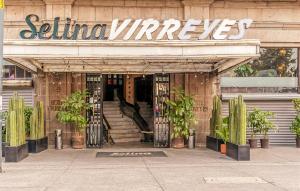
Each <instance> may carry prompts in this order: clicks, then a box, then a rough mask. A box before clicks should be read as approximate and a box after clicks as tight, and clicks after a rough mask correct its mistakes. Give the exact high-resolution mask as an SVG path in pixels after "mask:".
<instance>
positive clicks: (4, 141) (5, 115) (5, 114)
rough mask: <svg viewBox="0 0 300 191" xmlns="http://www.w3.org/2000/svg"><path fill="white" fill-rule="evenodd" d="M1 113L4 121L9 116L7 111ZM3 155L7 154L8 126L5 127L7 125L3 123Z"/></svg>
mask: <svg viewBox="0 0 300 191" xmlns="http://www.w3.org/2000/svg"><path fill="white" fill-rule="evenodd" d="M0 115H2V119H3V120H4V121H6V118H7V112H6V111H4V112H2V113H1V114H0ZM1 136H2V157H4V156H5V146H6V128H5V125H4V126H3V125H2V135H1Z"/></svg>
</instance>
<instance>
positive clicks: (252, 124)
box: [248, 108, 267, 139]
mask: <svg viewBox="0 0 300 191" xmlns="http://www.w3.org/2000/svg"><path fill="white" fill-rule="evenodd" d="M266 120H267V118H266V114H265V112H264V111H261V110H259V109H257V108H254V110H253V111H252V112H250V113H249V114H248V127H249V128H250V130H251V139H254V138H255V136H256V134H258V133H259V132H260V130H261V129H262V127H263V126H264V125H265V124H266Z"/></svg>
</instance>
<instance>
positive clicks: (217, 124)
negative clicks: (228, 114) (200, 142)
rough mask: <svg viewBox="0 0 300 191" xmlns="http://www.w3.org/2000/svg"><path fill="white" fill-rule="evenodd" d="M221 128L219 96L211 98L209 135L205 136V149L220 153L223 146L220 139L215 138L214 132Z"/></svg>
mask: <svg viewBox="0 0 300 191" xmlns="http://www.w3.org/2000/svg"><path fill="white" fill-rule="evenodd" d="M221 127H222V101H221V99H220V98H219V96H214V98H213V109H212V114H211V118H210V135H209V136H206V148H208V149H212V150H214V151H220V149H221V145H222V144H224V141H223V140H222V139H219V138H218V137H217V134H216V132H217V131H218V129H220V128H221Z"/></svg>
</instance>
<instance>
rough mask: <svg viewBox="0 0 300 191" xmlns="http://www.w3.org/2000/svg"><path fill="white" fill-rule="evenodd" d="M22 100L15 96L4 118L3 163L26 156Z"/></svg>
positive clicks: (26, 147)
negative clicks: (4, 144)
mask: <svg viewBox="0 0 300 191" xmlns="http://www.w3.org/2000/svg"><path fill="white" fill-rule="evenodd" d="M24 106H25V105H24V99H23V98H21V97H19V96H18V95H17V94H14V96H13V97H12V98H11V99H10V100H9V108H8V112H7V118H6V142H7V146H6V147H5V161H6V162H18V161H20V160H23V159H24V158H26V157H27V156H28V145H27V143H26V140H25V139H26V132H25V115H24Z"/></svg>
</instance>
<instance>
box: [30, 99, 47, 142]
mask: <svg viewBox="0 0 300 191" xmlns="http://www.w3.org/2000/svg"><path fill="white" fill-rule="evenodd" d="M44 136H45V126H44V104H43V102H41V101H38V102H36V104H35V106H34V108H33V111H32V115H31V117H30V139H31V140H36V139H41V138H43V137H44Z"/></svg>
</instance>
